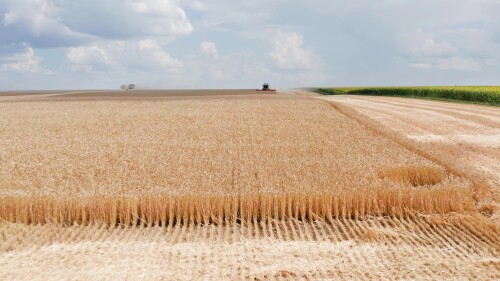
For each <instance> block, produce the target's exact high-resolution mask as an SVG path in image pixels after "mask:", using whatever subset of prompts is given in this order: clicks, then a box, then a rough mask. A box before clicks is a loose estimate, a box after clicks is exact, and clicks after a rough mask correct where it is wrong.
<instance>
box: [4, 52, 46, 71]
mask: <svg viewBox="0 0 500 281" xmlns="http://www.w3.org/2000/svg"><path fill="white" fill-rule="evenodd" d="M0 70H1V71H3V72H28V73H41V74H50V73H51V71H50V70H48V69H46V68H44V67H43V66H42V65H41V59H40V58H37V57H36V56H35V51H34V50H33V48H30V47H26V48H25V50H24V51H23V52H21V53H15V54H12V55H10V56H7V57H0Z"/></svg>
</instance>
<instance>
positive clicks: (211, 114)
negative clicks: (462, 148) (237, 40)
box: [0, 91, 500, 280]
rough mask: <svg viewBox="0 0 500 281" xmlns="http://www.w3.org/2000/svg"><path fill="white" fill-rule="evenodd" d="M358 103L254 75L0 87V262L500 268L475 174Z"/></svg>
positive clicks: (109, 270)
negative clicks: (211, 88)
mask: <svg viewBox="0 0 500 281" xmlns="http://www.w3.org/2000/svg"><path fill="white" fill-rule="evenodd" d="M353 114H354V113H353V112H351V111H349V109H347V108H344V107H339V106H338V105H335V104H334V105H332V104H331V103H330V102H326V101H323V100H318V99H315V98H312V97H310V96H307V95H284V94H277V95H265V94H252V93H251V92H250V91H241V92H238V91H226V92H224V94H223V95H217V93H216V92H215V93H213V92H211V93H208V94H207V93H204V92H202V91H199V92H193V93H190V94H189V95H185V93H177V92H172V93H167V94H162V92H160V91H156V92H152V91H144V92H141V91H135V92H128V93H126V94H123V96H122V95H121V93H120V92H111V93H99V92H94V93H91V94H85V93H80V92H79V93H73V94H65V93H57V94H50V93H48V94H44V95H37V96H29V95H25V96H22V97H17V96H12V95H11V96H7V97H6V98H5V99H4V100H2V99H1V98H0V147H1V149H0V279H1V280H19V279H21V280H26V279H30V280H61V279H74V280H89V279H91V280H123V279H148V280H172V279H175V280H193V279H194V280H199V279H209V280H237V279H241V280H290V279H293V280H296V279H299V280H317V279H323V280H325V279H326V280H331V279H341V280H353V279H354V280H373V279H398V280H436V279H439V280H457V279H467V280H471V279H480V280H497V279H499V278H500V239H499V237H500V235H499V234H500V228H499V227H498V225H496V224H494V223H492V222H491V221H490V220H488V219H487V218H485V217H483V216H482V215H480V214H479V213H478V211H477V207H476V204H477V202H478V183H477V181H476V180H475V179H474V178H469V177H468V174H467V173H461V172H460V170H457V169H455V168H454V165H453V163H450V161H448V160H447V159H446V158H442V157H441V158H440V157H437V156H436V155H438V154H436V153H434V152H433V151H432V148H428V147H426V149H429V150H426V151H422V148H420V147H419V146H418V145H413V142H411V140H407V139H399V138H398V137H394V136H389V135H388V134H387V133H386V132H385V130H386V129H383V128H379V127H378V125H375V123H370V121H369V120H365V119H363V118H361V117H360V116H354V115H353ZM439 155H440V154H439Z"/></svg>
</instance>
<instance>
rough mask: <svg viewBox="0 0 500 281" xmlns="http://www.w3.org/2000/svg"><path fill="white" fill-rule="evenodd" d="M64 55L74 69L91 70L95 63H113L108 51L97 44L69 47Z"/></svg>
mask: <svg viewBox="0 0 500 281" xmlns="http://www.w3.org/2000/svg"><path fill="white" fill-rule="evenodd" d="M66 56H67V58H68V60H69V61H70V62H71V64H72V65H73V66H74V69H83V70H85V71H92V70H93V68H94V67H95V66H96V65H104V66H106V65H112V64H113V61H112V59H111V57H110V55H109V54H108V52H107V51H106V50H104V49H102V48H100V47H98V46H80V47H76V48H70V49H69V51H68V53H67V55H66Z"/></svg>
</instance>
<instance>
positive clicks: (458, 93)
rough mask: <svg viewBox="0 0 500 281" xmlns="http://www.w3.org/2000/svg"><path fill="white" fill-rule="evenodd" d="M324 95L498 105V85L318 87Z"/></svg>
mask: <svg viewBox="0 0 500 281" xmlns="http://www.w3.org/2000/svg"><path fill="white" fill-rule="evenodd" d="M317 91H318V92H319V93H321V94H324V95H342V94H348V95H371V96H399V97H414V98H428V99H438V100H451V101H462V102H469V103H481V104H489V105H496V106H500V86H439V87H430V86H421V87H352V88H347V87H346V88H320V89H318V90H317Z"/></svg>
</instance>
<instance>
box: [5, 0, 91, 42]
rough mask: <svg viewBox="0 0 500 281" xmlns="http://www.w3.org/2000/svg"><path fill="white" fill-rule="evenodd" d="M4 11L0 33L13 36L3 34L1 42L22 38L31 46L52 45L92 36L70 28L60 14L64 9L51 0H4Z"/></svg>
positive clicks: (78, 40) (86, 38) (77, 40)
mask: <svg viewBox="0 0 500 281" xmlns="http://www.w3.org/2000/svg"><path fill="white" fill-rule="evenodd" d="M2 10H3V11H4V13H3V21H2V23H3V26H1V25H0V34H2V33H5V34H6V35H10V36H8V37H7V36H2V37H3V38H0V42H4V43H11V42H16V40H22V41H23V42H28V43H32V45H42V46H52V45H66V44H68V43H69V41H74V42H81V41H83V40H89V39H91V38H92V36H90V35H88V34H83V33H80V32H78V31H74V30H71V29H70V28H68V26H66V25H65V24H64V23H63V22H62V20H61V17H60V15H61V13H62V12H63V10H61V9H60V8H59V7H58V6H57V5H56V4H55V2H54V1H51V0H16V1H14V0H4V1H2V3H0V12H2ZM1 29H4V32H1V31H2V30H1ZM16 43H17V42H16Z"/></svg>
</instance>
